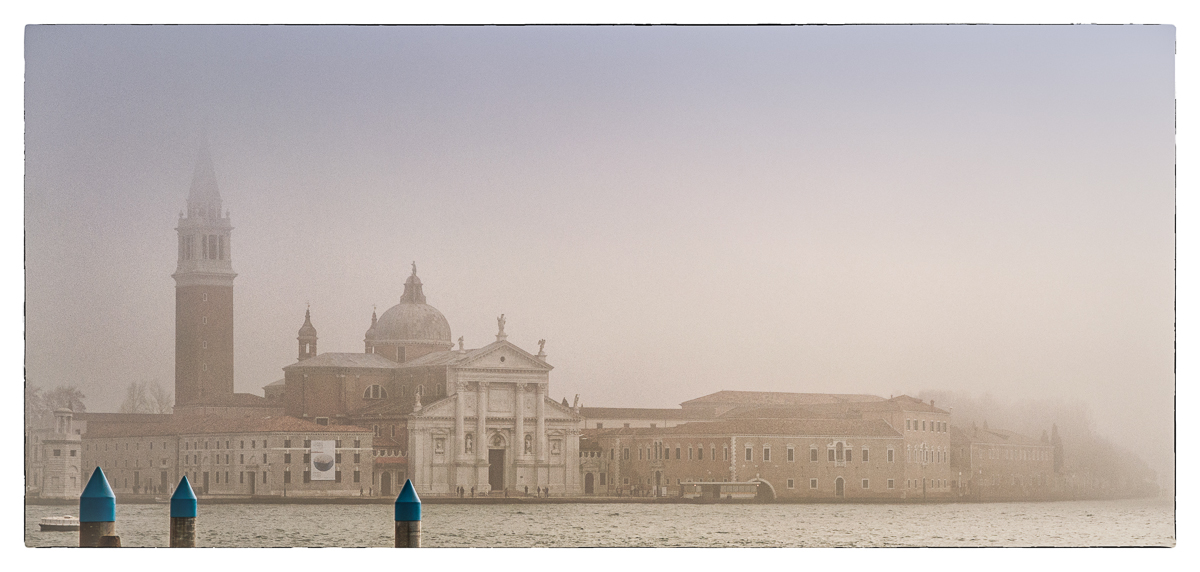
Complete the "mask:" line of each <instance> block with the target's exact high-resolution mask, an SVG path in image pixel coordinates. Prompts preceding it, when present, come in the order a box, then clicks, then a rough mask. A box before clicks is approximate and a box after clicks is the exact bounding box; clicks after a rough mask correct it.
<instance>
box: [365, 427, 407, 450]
mask: <svg viewBox="0 0 1200 572" xmlns="http://www.w3.org/2000/svg"><path fill="white" fill-rule="evenodd" d="M405 431H408V429H407V428H406V429H405ZM405 446H406V445H405V444H404V443H401V442H399V441H397V440H395V439H393V438H391V437H388V436H383V437H373V438H372V439H371V448H372V449H403V448H404V447H405Z"/></svg>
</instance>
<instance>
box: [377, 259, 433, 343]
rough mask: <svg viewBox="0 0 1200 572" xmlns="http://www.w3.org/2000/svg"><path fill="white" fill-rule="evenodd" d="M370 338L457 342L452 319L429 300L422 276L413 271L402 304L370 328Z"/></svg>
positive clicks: (422, 341) (379, 339)
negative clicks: (451, 332)
mask: <svg viewBox="0 0 1200 572" xmlns="http://www.w3.org/2000/svg"><path fill="white" fill-rule="evenodd" d="M367 339H369V340H372V341H376V342H408V343H413V342H419V343H432V344H446V345H447V346H451V345H453V344H452V343H451V342H450V322H447V321H446V317H445V316H443V315H442V313H441V312H439V311H438V309H437V308H434V307H433V306H430V305H429V304H426V303H425V293H424V292H423V291H422V284H421V279H420V278H417V269H416V266H415V265H414V267H413V273H412V275H411V276H409V277H408V280H406V281H405V282H404V294H403V295H401V296H400V303H399V304H396V305H395V306H392V307H391V308H388V310H387V311H386V312H384V313H383V315H382V316H379V319H378V321H375V322H374V324H373V325H372V327H371V329H370V330H367Z"/></svg>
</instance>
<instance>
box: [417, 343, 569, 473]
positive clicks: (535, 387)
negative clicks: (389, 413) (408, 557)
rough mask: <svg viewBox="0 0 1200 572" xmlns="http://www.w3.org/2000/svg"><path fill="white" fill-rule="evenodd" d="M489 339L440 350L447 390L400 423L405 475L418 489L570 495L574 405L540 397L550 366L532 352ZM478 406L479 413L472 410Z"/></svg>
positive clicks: (540, 356) (545, 388)
mask: <svg viewBox="0 0 1200 572" xmlns="http://www.w3.org/2000/svg"><path fill="white" fill-rule="evenodd" d="M497 338H498V339H497V341H496V342H495V343H492V344H490V345H488V346H486V347H483V348H479V349H475V350H458V351H450V352H447V353H448V354H450V356H447V357H449V358H450V359H449V360H448V361H449V363H447V364H446V365H447V372H446V386H447V387H446V393H447V396H446V397H444V398H441V399H439V400H437V401H436V402H433V403H429V404H427V405H425V406H423V407H420V408H419V409H418V410H416V411H414V412H413V414H412V415H411V417H410V418H409V422H408V430H409V431H408V439H409V468H410V478H412V481H413V484H414V485H415V486H416V487H417V492H418V493H419V494H434V495H456V494H457V492H456V491H458V489H459V487H462V488H463V490H464V491H466V494H467V495H470V494H471V491H472V489H474V491H475V494H477V495H479V494H489V493H492V492H493V491H494V494H497V495H498V494H502V492H503V489H507V490H508V493H509V494H510V495H516V496H523V495H525V494H526V490H528V494H530V495H534V494H536V491H537V490H538V489H546V488H549V491H550V494H551V495H553V496H562V495H576V494H579V492H580V485H579V467H578V464H579V460H578V457H579V430H580V428H581V427H582V418H581V417H580V415H579V410H578V407H574V408H573V407H565V406H563V405H562V404H561V403H555V402H554V400H553V399H551V398H550V397H548V396H547V392H548V390H549V383H550V370H551V369H553V368H552V367H551V366H550V365H549V364H547V363H546V362H545V361H544V359H542V358H544V357H545V356H544V354H539V355H538V356H534V355H532V354H530V353H528V352H526V351H524V350H522V349H521V348H519V347H517V346H515V345H513V344H512V343H509V342H508V341H506V340H505V339H504V336H503V334H501V335H499V336H497ZM481 411H482V412H484V414H483V415H480V412H481Z"/></svg>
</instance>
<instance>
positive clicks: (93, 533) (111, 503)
mask: <svg viewBox="0 0 1200 572" xmlns="http://www.w3.org/2000/svg"><path fill="white" fill-rule="evenodd" d="M116 530H117V495H115V494H113V490H112V487H110V486H108V479H107V478H105V477H104V471H102V470H100V467H96V470H95V471H92V478H91V479H88V483H87V486H86V487H84V488H83V493H82V494H80V495H79V546H80V547H82V548H98V547H100V546H113V545H114V543H113V538H116V539H117V540H116V543H115V545H116V546H120V545H121V543H120V539H119V537H117V536H116ZM105 537H109V538H108V540H107V541H105V540H104V539H105Z"/></svg>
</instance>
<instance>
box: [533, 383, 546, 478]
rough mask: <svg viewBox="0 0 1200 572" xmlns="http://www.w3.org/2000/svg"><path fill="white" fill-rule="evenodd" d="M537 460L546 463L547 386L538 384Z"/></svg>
mask: <svg viewBox="0 0 1200 572" xmlns="http://www.w3.org/2000/svg"><path fill="white" fill-rule="evenodd" d="M534 441H535V442H536V443H537V460H538V462H539V463H545V462H546V384H544V383H539V384H537V435H536V436H535V437H534Z"/></svg>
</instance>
